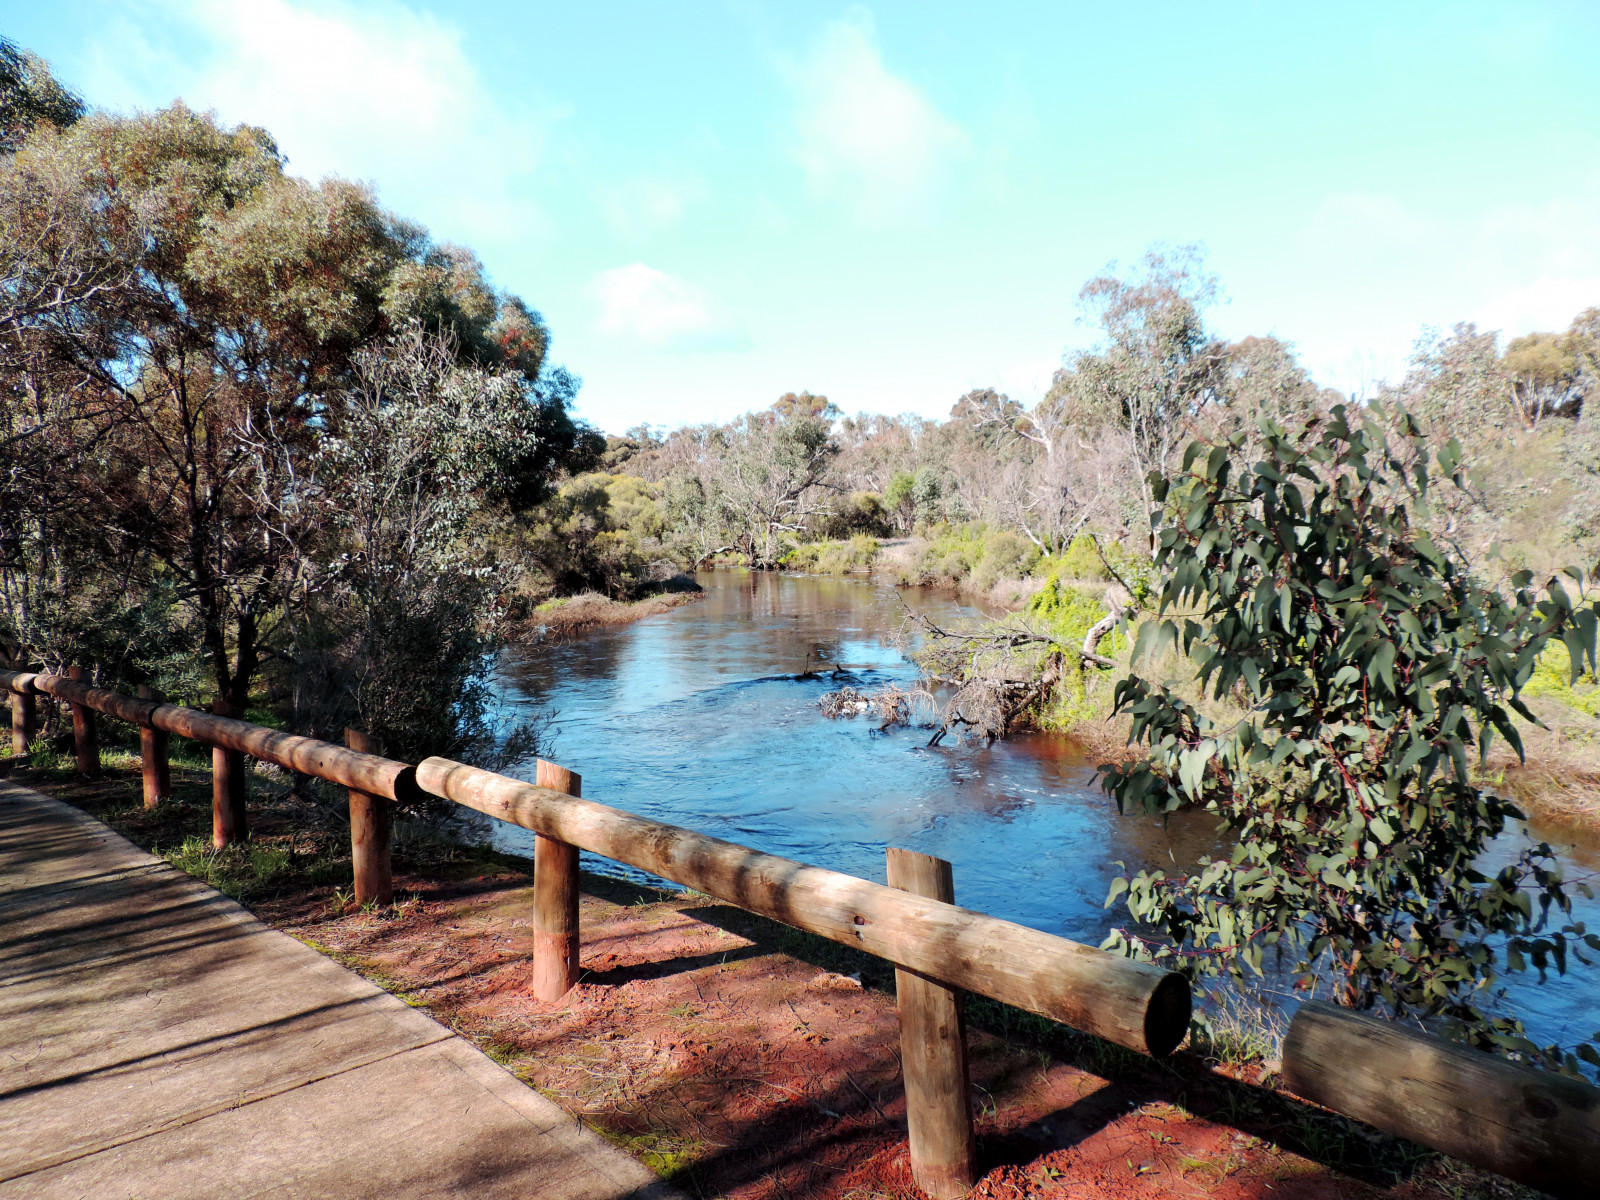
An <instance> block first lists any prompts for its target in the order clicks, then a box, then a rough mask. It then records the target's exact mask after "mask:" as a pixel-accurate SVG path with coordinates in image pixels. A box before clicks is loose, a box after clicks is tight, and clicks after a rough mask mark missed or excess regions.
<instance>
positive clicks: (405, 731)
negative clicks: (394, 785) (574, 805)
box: [285, 323, 540, 759]
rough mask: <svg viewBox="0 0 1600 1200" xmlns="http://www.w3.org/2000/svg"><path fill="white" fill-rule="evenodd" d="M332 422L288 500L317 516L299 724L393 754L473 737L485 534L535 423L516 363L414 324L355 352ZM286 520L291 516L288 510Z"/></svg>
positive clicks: (488, 623)
mask: <svg viewBox="0 0 1600 1200" xmlns="http://www.w3.org/2000/svg"><path fill="white" fill-rule="evenodd" d="M352 376H353V378H352V380H351V382H350V384H349V386H348V388H347V390H346V393H345V396H344V398H343V404H342V405H341V422H340V431H339V433H338V434H336V435H332V436H329V437H326V438H323V439H320V440H319V441H318V442H317V444H316V447H315V449H314V451H313V453H312V454H311V455H310V457H309V458H308V460H307V461H306V463H305V467H306V472H307V475H306V479H305V486H304V488H303V489H301V491H300V492H299V493H298V494H297V495H296V496H295V498H294V500H293V501H292V502H293V503H294V504H302V503H305V501H306V499H307V498H308V497H316V500H315V507H316V510H317V512H318V513H319V514H320V517H321V521H322V527H321V529H320V530H319V531H318V537H317V539H316V542H315V545H314V548H315V549H316V550H317V551H320V553H315V554H311V555H308V556H307V558H306V560H305V561H303V562H302V563H300V564H299V569H298V575H299V578H300V580H301V588H300V591H299V593H298V594H297V595H296V596H294V597H291V604H290V609H289V618H290V623H291V625H292V627H293V649H294V663H295V671H294V681H295V711H296V715H297V718H298V719H297V722H296V723H297V724H298V725H300V726H301V727H302V728H306V729H308V730H309V731H310V732H312V733H313V734H314V735H317V736H321V737H325V738H328V739H330V740H335V741H336V740H339V738H340V736H341V735H342V731H343V729H344V728H345V727H346V726H348V725H352V724H354V725H358V726H359V727H360V728H362V729H363V730H365V731H366V732H368V733H369V734H371V735H372V736H373V737H375V738H377V739H378V742H379V744H380V745H382V746H383V747H384V748H385V750H386V751H387V752H388V753H390V754H392V755H396V756H399V757H405V758H413V759H420V758H424V757H426V756H428V755H430V754H450V755H457V756H458V755H459V754H460V752H461V749H462V747H463V745H464V744H466V745H470V744H473V743H474V742H480V741H482V740H483V739H484V738H485V737H486V736H487V734H488V732H489V731H488V729H487V726H486V722H485V716H484V713H485V705H486V698H487V686H486V683H485V676H486V670H485V665H486V660H487V656H488V655H489V654H490V652H491V651H492V650H493V648H494V646H495V643H496V638H495V630H496V621H495V613H496V608H497V604H498V600H499V597H498V596H497V591H498V590H499V586H500V583H499V580H498V579H497V575H498V574H499V573H498V572H496V571H495V570H494V568H495V567H496V565H497V564H496V563H495V561H494V558H493V555H492V552H491V551H490V549H489V546H488V544H487V543H486V540H485V539H484V537H483V536H482V535H483V534H484V533H485V532H486V530H485V528H484V527H485V524H486V522H491V521H492V520H493V519H494V515H495V512H496V509H497V507H502V506H503V501H504V498H505V497H506V496H507V495H509V494H511V493H512V492H514V491H515V490H516V489H517V487H518V485H519V482H520V479H519V473H520V468H521V464H522V462H523V461H524V460H525V459H526V457H527V456H528V454H529V453H530V451H531V450H532V448H533V447H534V446H535V445H536V444H537V442H538V441H539V438H540V433H539V428H538V417H537V415H536V412H535V410H534V409H533V408H532V407H530V406H528V405H526V404H524V403H522V397H523V392H524V390H525V388H526V381H525V380H524V379H523V377H522V376H521V374H520V373H519V372H517V371H515V370H511V369H506V368H499V369H493V370H491V369H485V368H483V367H479V366H476V365H473V364H468V363H462V362H460V360H459V354H458V352H457V348H456V347H455V346H453V345H451V344H450V342H449V341H448V340H447V339H445V338H443V337H440V336H437V335H433V334H427V333H424V332H423V330H422V328H421V326H420V324H415V323H414V324H413V325H412V326H410V327H409V328H407V329H405V330H403V331H402V332H401V333H400V334H398V335H396V336H395V337H394V338H391V339H386V340H385V341H383V342H381V343H377V344H374V345H372V346H369V347H367V348H365V349H363V350H362V351H360V352H359V353H358V354H357V355H356V356H355V359H354V362H353V363H352ZM285 517H286V519H288V515H287V514H285Z"/></svg>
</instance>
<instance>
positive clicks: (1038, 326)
mask: <svg viewBox="0 0 1600 1200" xmlns="http://www.w3.org/2000/svg"><path fill="white" fill-rule="evenodd" d="M0 33H3V34H4V35H5V36H7V37H10V38H12V39H13V40H14V41H16V42H18V43H20V44H21V45H23V46H25V47H27V48H29V49H32V50H34V51H36V52H37V53H39V54H41V55H43V56H44V57H45V58H47V59H48V60H49V61H50V62H51V65H52V67H53V68H54V69H55V71H56V73H57V74H58V75H59V76H61V77H62V78H64V79H65V80H66V81H67V82H69V83H70V84H72V85H74V86H75V87H77V88H78V89H79V90H80V91H81V92H82V93H83V95H84V96H85V98H86V99H87V100H88V101H89V102H90V103H91V104H94V105H97V106H100V107H104V108H109V109H112V110H116V111H132V110H136V109H149V108H155V107H160V106H163V105H165V104H168V103H170V102H171V101H172V100H173V99H174V98H178V97H181V98H182V99H183V100H184V101H185V102H186V103H187V104H189V105H190V106H191V107H194V108H198V109H207V110H214V111H215V112H216V113H217V114H218V116H219V117H220V118H222V119H223V120H225V121H228V122H248V123H251V124H256V125H261V126H265V127H266V128H267V129H269V130H271V131H272V133H273V134H274V135H275V136H276V138H277V140H278V143H279V145H280V147H281V148H282V150H283V151H284V153H285V154H286V155H287V157H288V160H289V169H290V170H291V171H292V172H294V173H297V174H300V175H304V176H305V177H307V178H309V179H320V178H322V177H324V176H326V175H340V176H343V177H346V178H353V179H361V180H367V181H370V182H371V183H373V184H374V185H375V186H376V188H377V189H378V193H379V195H380V197H381V199H382V201H383V202H384V203H385V204H386V205H387V206H388V207H390V208H392V209H394V210H395V211H397V212H399V213H401V214H403V215H405V216H407V217H410V218H413V219H416V220H420V221H422V222H423V223H425V224H426V225H427V226H428V227H429V228H430V229H431V231H432V232H433V234H434V236H435V237H436V238H437V239H439V240H440V241H449V242H455V243H459V244H462V245H465V246H468V247H470V248H471V249H472V250H474V251H475V252H476V253H477V254H478V255H479V257H480V258H481V259H482V260H483V262H484V263H485V264H486V266H487V268H488V270H489V272H490V274H491V276H492V277H493V279H494V280H495V282H496V284H497V285H498V286H500V287H502V288H504V289H506V290H508V291H511V292H515V293H517V294H519V295H521V296H522V297H523V298H524V299H526V300H527V301H528V302H529V303H531V304H532V305H533V306H534V307H536V308H538V309H539V310H540V311H541V312H542V313H543V314H544V315H545V318H546V320H547V321H548V323H549V325H550V327H551V330H552V334H553V356H554V358H555V359H557V360H559V361H561V362H563V363H565V364H566V365H567V366H568V367H570V368H571V369H572V370H574V371H576V372H577V373H578V374H579V375H580V376H582V378H583V380H584V387H583V390H582V392H581V393H580V395H579V400H578V412H579V415H580V416H583V417H585V418H586V419H588V420H589V421H591V422H593V423H594V424H596V425H598V426H599V427H601V428H603V429H605V430H608V431H611V432H620V431H622V430H623V429H626V428H628V427H631V426H634V425H637V424H639V423H641V422H645V423H649V424H651V425H656V426H675V425H679V424H684V423H691V422H700V421H707V420H723V419H727V418H729V417H731V416H733V415H735V414H737V413H740V412H743V411H746V410H750V409H757V408H763V407H765V406H767V405H768V404H770V403H771V402H772V401H773V400H774V399H776V398H777V397H778V396H779V395H780V394H782V393H784V392H788V391H798V390H802V389H806V390H810V391H812V392H818V393H823V394H826V395H827V396H829V397H830V398H831V399H832V400H833V401H834V402H835V403H837V404H838V405H839V406H840V407H841V408H842V409H844V410H845V411H846V412H862V411H870V412H919V413H922V414H924V415H926V416H930V417H942V416H944V415H945V414H947V413H948V411H949V409H950V406H951V405H952V404H953V403H954V402H955V400H956V399H957V398H958V397H959V396H960V395H961V394H962V393H964V392H966V391H967V390H969V389H971V388H974V387H986V386H995V387H998V388H999V389H1000V390H1002V391H1004V392H1007V393H1008V394H1009V395H1011V396H1012V397H1014V398H1017V399H1021V400H1024V401H1031V400H1034V399H1037V398H1038V397H1039V396H1040V395H1041V394H1042V392H1043V390H1044V388H1045V387H1047V386H1048V383H1049V379H1050V375H1051V373H1052V371H1054V370H1055V368H1056V367H1058V366H1059V365H1060V364H1061V361H1062V356H1063V355H1064V354H1066V353H1070V352H1071V351H1072V350H1073V349H1074V348H1080V347H1084V346H1087V345H1089V344H1091V343H1092V342H1093V340H1094V333H1095V331H1094V329H1093V327H1092V325H1090V324H1087V323H1085V322H1084V321H1083V320H1082V313H1081V311H1080V309H1079V307H1078V304H1077V293H1078V290H1079V289H1080V288H1081V287H1082V285H1083V284H1084V282H1085V281H1087V280H1088V279H1090V278H1091V277H1093V276H1095V275H1097V274H1099V273H1101V272H1103V271H1104V270H1105V269H1106V268H1107V266H1108V265H1110V264H1112V263H1120V264H1123V265H1124V266H1125V265H1127V264H1130V263H1134V262H1136V261H1137V260H1138V259H1139V258H1140V257H1141V256H1142V254H1143V253H1144V252H1145V250H1146V249H1147V248H1148V247H1150V246H1151V245H1153V244H1156V243H1167V244H1175V245H1176V244H1185V243H1198V244H1199V245H1201V246H1202V247H1203V248H1204V251H1205V254H1206V261H1207V263H1208V265H1209V267H1210V269H1211V270H1213V271H1214V272H1215V273H1216V274H1217V275H1218V276H1219V277H1220V279H1221V282H1222V287H1223V295H1224V299H1223V302H1222V303H1221V304H1220V305H1219V306H1218V308H1217V309H1216V310H1215V311H1214V312H1213V313H1212V314H1211V321H1212V323H1213V326H1214V327H1215V328H1216V329H1217V330H1218V331H1219V332H1220V333H1221V334H1223V335H1225V336H1228V337H1242V336H1245V335H1247V334H1269V333H1270V334H1274V335H1276V336H1278V337H1280V338H1283V339H1284V340H1286V341H1288V342H1291V343H1292V344H1293V345H1294V346H1295V347H1296V348H1297V350H1298V352H1299V353H1300V355H1301V357H1302V361H1303V362H1304V363H1305V364H1306V365H1307V367H1308V368H1309V369H1310V370H1311V371H1312V373H1313V375H1314V376H1315V377H1316V378H1317V380H1318V381H1319V382H1320V383H1322V384H1324V385H1327V386H1333V387H1338V388H1341V389H1342V390H1345V391H1348V392H1353V393H1370V391H1371V390H1372V389H1373V387H1374V386H1375V385H1376V383H1377V382H1378V381H1379V380H1381V379H1384V378H1396V377H1398V375H1400V374H1401V373H1403V371H1404V369H1405V363H1406V360H1407V357H1408V355H1409V354H1410V353H1411V351H1412V348H1413V347H1414V346H1415V344H1416V343H1417V341H1418V339H1419V338H1420V337H1423V336H1426V335H1427V334H1428V332H1429V331H1430V330H1440V329H1443V330H1448V329H1449V327H1451V326H1452V325H1454V324H1455V323H1456V322H1458V321H1475V322H1477V323H1478V324H1479V325H1480V326H1481V327H1484V328H1491V329H1498V330H1502V331H1504V332H1505V334H1506V335H1507V336H1508V337H1509V336H1515V335H1518V334H1522V333H1526V332H1529V331H1531V330H1534V329H1560V328H1564V327H1565V326H1566V325H1567V324H1568V323H1569V322H1570V320H1571V319H1572V317H1573V316H1574V315H1575V314H1576V313H1577V312H1578V311H1580V310H1581V309H1584V308H1587V307H1590V306H1592V305H1596V304H1600V71H1597V70H1596V69H1595V66H1594V50H1595V47H1596V46H1600V3H1595V2H1593V0H1577V2H1574V3H1521V4H1472V3H1464V2H1462V0H1456V2H1454V3H1448V4H1428V3H1407V4H1404V5H1395V4H1392V3H1383V4H1364V3H1351V2H1347V3H1343V4H1338V5H1305V4H1282V3H1221V2H1219V3H1213V4H1204V5H1201V4H1194V3H1182V4H1178V3H1142V4H1140V3H1128V4H1122V5H1108V4H1104V3H1094V4H1088V3H1083V4H1079V3H1061V2H1057V3H1050V4H1037V5H1027V4H1008V3H990V4H988V5H982V6H974V5H970V4H963V5H959V6H957V5H941V4H934V3H927V2H923V3H914V4H911V3H908V4H876V5H871V6H864V5H834V6H830V5H827V4H819V3H809V4H789V5H775V4H762V3H755V2H749V0H738V2H734V3H705V4H696V3H675V4H670V5H667V4H660V3H640V4H625V3H590V4H577V5H574V4H570V3H569V4H562V5H553V4H546V3H528V2H525V0H523V2H515V3H513V2H510V0H495V2H484V3H476V4H470V5H468V4H460V3H457V4H443V3H439V4H427V3H421V2H412V3H406V4H402V3H393V2H390V0H370V2H360V3H343V2H340V3H314V2H312V0H118V2H116V3H109V2H106V0H53V2H52V3H50V4H40V3H38V2H37V0H0Z"/></svg>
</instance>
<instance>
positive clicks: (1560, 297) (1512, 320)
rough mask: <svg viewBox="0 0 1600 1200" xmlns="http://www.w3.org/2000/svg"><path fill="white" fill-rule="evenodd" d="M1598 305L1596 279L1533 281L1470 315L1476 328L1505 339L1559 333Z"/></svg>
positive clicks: (1599, 284)
mask: <svg viewBox="0 0 1600 1200" xmlns="http://www.w3.org/2000/svg"><path fill="white" fill-rule="evenodd" d="M1595 305H1600V275H1590V276H1588V277H1586V278H1575V277H1570V276H1569V277H1566V278H1549V277H1546V278H1544V279H1539V280H1535V281H1534V282H1533V283H1530V284H1529V285H1528V286H1527V287H1521V288H1515V289H1513V290H1511V291H1509V292H1506V293H1504V294H1503V295H1500V296H1496V297H1495V298H1494V299H1492V300H1490V301H1489V302H1488V303H1487V304H1485V305H1483V307H1481V308H1480V309H1478V311H1477V312H1476V313H1474V314H1472V319H1473V320H1474V321H1476V322H1477V323H1478V325H1479V327H1480V328H1483V329H1498V330H1500V331H1501V332H1503V333H1504V334H1505V335H1506V336H1507V337H1517V336H1519V335H1521V334H1524V333H1532V332H1533V331H1535V330H1540V329H1545V330H1562V329H1565V328H1566V327H1567V326H1568V325H1570V324H1572V318H1573V317H1575V316H1577V315H1578V314H1579V313H1580V312H1582V311H1583V310H1584V309H1586V308H1593V307H1594V306H1595Z"/></svg>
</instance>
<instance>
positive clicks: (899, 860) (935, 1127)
mask: <svg viewBox="0 0 1600 1200" xmlns="http://www.w3.org/2000/svg"><path fill="white" fill-rule="evenodd" d="M888 858H889V886H890V887H892V888H899V889H900V890H901V891H903V892H910V893H912V894H913V895H916V896H924V897H926V898H927V899H930V900H940V901H943V902H944V903H945V904H954V903H955V879H954V875H953V873H952V870H951V867H950V864H949V863H948V862H946V861H945V860H944V859H942V858H933V857H932V856H930V855H927V854H918V853H916V852H915V851H914V850H900V849H897V848H896V847H893V846H891V847H889V851H888ZM894 993H895V1007H896V1008H897V1009H898V1010H899V1013H900V1059H901V1064H902V1069H903V1071H904V1075H905V1088H906V1125H907V1131H908V1133H909V1135H910V1140H911V1175H912V1178H913V1179H915V1180H916V1182H917V1186H918V1187H920V1188H921V1189H922V1190H923V1191H924V1192H926V1193H927V1194H928V1195H929V1196H931V1197H933V1200H953V1198H954V1197H957V1196H964V1195H966V1194H967V1192H968V1191H969V1190H970V1189H971V1187H972V1185H973V1184H974V1183H976V1182H977V1179H978V1173H977V1144H976V1141H975V1139H974V1136H973V1132H972V1097H971V1088H970V1085H969V1083H968V1081H967V1031H966V1020H965V1016H964V1014H963V1012H962V1003H961V1000H962V997H961V993H960V992H959V991H957V990H956V989H955V988H951V987H946V986H945V985H944V984H942V983H937V982H935V981H934V980H932V979H929V978H928V977H927V976H925V975H919V974H917V972H915V971H908V970H906V968H904V967H896V968H895V971H894Z"/></svg>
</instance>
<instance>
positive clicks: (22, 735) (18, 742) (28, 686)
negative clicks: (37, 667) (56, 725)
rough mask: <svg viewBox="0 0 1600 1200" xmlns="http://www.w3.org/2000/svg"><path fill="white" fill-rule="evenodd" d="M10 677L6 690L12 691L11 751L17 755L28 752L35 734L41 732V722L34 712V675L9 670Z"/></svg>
mask: <svg viewBox="0 0 1600 1200" xmlns="http://www.w3.org/2000/svg"><path fill="white" fill-rule="evenodd" d="M7 674H8V675H9V676H10V679H9V680H8V681H7V687H6V690H7V691H9V692H10V693H11V753H12V754H14V755H17V756H19V757H20V756H21V755H24V754H26V753H27V752H28V745H29V743H31V742H32V741H33V735H34V734H36V733H37V732H39V723H38V721H37V720H36V719H35V717H34V713H33V675H32V674H30V673H24V672H18V671H12V672H7Z"/></svg>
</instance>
